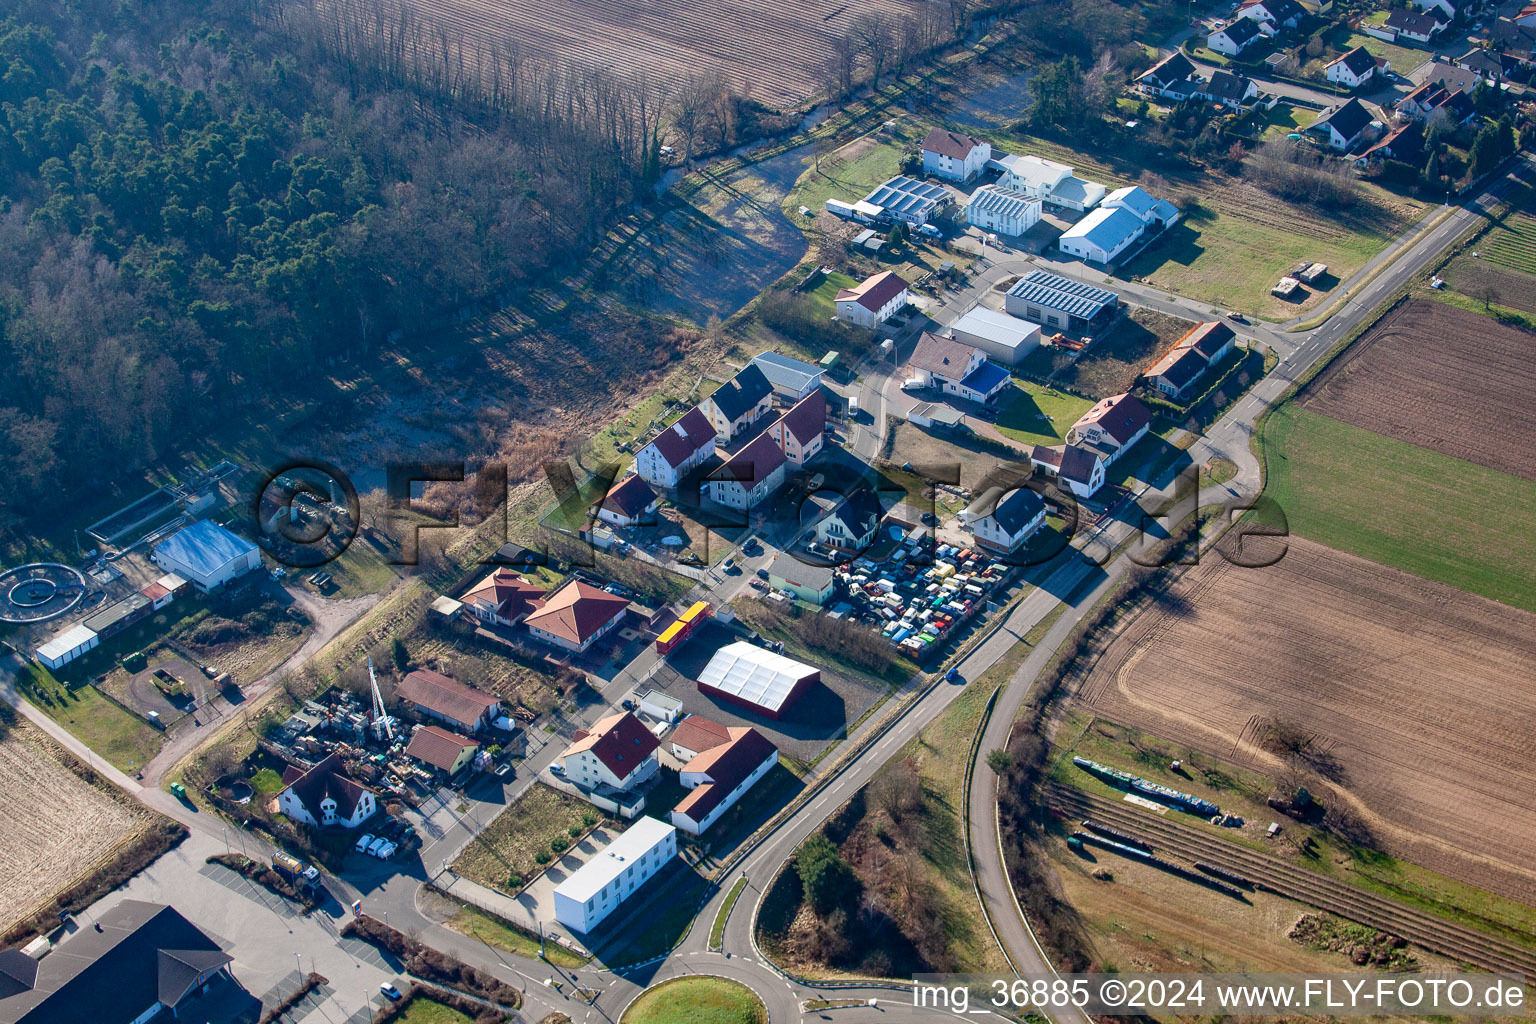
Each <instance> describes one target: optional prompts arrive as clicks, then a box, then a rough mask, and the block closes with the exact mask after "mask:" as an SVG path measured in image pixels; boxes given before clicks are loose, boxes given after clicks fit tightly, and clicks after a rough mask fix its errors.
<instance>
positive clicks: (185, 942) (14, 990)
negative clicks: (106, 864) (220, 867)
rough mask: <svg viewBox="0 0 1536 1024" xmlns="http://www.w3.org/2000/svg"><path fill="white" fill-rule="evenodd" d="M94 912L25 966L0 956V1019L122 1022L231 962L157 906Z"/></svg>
mask: <svg viewBox="0 0 1536 1024" xmlns="http://www.w3.org/2000/svg"><path fill="white" fill-rule="evenodd" d="M94 917H95V927H94V928H89V929H86V928H82V929H80V930H79V931H77V932H75V933H74V934H73V935H71V936H69V937H68V938H66V939H64V940H63V941H62V942H60V943H59V945H58V946H57V947H56V948H55V949H54V950H53V951H52V952H50V953H49V954H48V955H47V956H46V957H44V958H43V959H42V960H41V961H36V962H34V964H33V966H31V967H30V968H29V967H27V966H26V965H24V964H22V963H21V961H20V960H19V959H17V958H19V957H24V958H25V959H31V958H30V957H25V954H21V953H17V952H15V951H9V952H8V953H6V954H4V957H5V963H4V970H3V977H0V1022H4V1024H63V1022H75V1021H89V1022H91V1024H128V1022H129V1021H130V1020H132V1019H133V1017H134V1016H135V1015H137V1014H139V1013H141V1012H143V1010H144V1009H146V1008H148V1007H150V1006H152V1005H154V1004H155V1003H156V1002H160V1003H163V1004H165V1005H166V1006H175V1005H177V1004H178V1003H180V1002H181V1001H182V999H183V998H184V997H185V996H186V995H187V993H188V991H189V990H191V989H192V988H193V987H194V986H195V985H196V984H197V983H198V979H199V978H202V979H203V980H207V979H208V978H209V977H210V976H212V975H213V974H214V973H215V972H216V971H218V970H219V969H220V968H222V967H224V966H225V965H226V964H228V963H229V962H230V960H231V957H230V956H229V955H228V954H227V953H225V952H224V951H223V950H221V949H220V948H219V946H218V943H216V942H214V941H213V940H212V939H211V938H209V937H208V936H207V935H206V934H204V933H203V932H202V931H200V930H199V929H198V928H197V926H196V925H194V924H192V922H190V921H188V920H187V919H186V918H185V917H182V916H181V914H179V913H177V912H176V911H175V910H174V909H173V908H171V907H168V906H165V905H163V904H159V903H147V902H144V901H142V900H123V901H121V902H120V903H118V904H117V905H116V906H114V907H112V908H111V909H109V910H106V911H104V912H102V913H99V914H95V915H94Z"/></svg>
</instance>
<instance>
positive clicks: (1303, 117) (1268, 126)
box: [1264, 103, 1318, 139]
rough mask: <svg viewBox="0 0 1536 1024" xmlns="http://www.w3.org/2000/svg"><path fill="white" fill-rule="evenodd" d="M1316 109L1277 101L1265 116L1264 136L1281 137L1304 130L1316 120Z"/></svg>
mask: <svg viewBox="0 0 1536 1024" xmlns="http://www.w3.org/2000/svg"><path fill="white" fill-rule="evenodd" d="M1317 115H1318V111H1316V110H1309V109H1307V108H1306V107H1297V106H1292V105H1291V104H1289V103H1277V104H1275V109H1274V110H1271V111H1269V113H1268V114H1267V115H1266V117H1265V126H1264V138H1266V139H1283V138H1285V136H1287V135H1289V134H1291V133H1292V132H1300V131H1304V130H1305V129H1307V128H1310V127H1311V126H1312V122H1313V121H1316V120H1317Z"/></svg>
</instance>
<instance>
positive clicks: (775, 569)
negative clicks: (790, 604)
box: [768, 552, 835, 608]
mask: <svg viewBox="0 0 1536 1024" xmlns="http://www.w3.org/2000/svg"><path fill="white" fill-rule="evenodd" d="M834 582H835V574H834V573H833V571H832V566H830V565H811V564H809V563H807V562H802V561H800V559H798V558H796V557H795V556H794V555H791V554H787V553H784V552H780V553H779V554H777V555H774V556H773V561H772V562H771V563H770V564H769V566H768V585H769V586H771V587H773V589H775V590H787V591H789V592H790V593H792V594H794V595H795V596H796V597H797V598H799V599H800V600H802V601H804V602H806V603H807V604H814V605H816V606H817V607H818V608H819V607H821V606H822V605H824V604H826V603H827V601H828V600H829V599H830V598H831V597H832V591H833V583H834Z"/></svg>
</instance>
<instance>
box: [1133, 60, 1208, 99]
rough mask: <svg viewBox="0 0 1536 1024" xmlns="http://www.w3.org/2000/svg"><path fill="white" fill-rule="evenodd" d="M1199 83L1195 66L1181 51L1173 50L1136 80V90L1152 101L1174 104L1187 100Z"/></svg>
mask: <svg viewBox="0 0 1536 1024" xmlns="http://www.w3.org/2000/svg"><path fill="white" fill-rule="evenodd" d="M1198 83H1199V78H1198V77H1197V76H1196V74H1195V65H1194V62H1192V61H1191V60H1190V59H1189V58H1188V57H1186V56H1184V53H1183V51H1181V50H1174V51H1173V53H1171V54H1169V55H1168V56H1167V57H1164V58H1163V59H1162V60H1160V61H1158V62H1157V63H1156V64H1154V65H1152V67H1151V68H1150V69H1148V70H1147V71H1145V72H1143V73H1142V75H1141V76H1140V77H1139V78H1137V79H1136V88H1137V89H1138V90H1140V92H1141V93H1142V95H1144V96H1149V97H1151V98H1153V99H1165V100H1172V101H1173V102H1175V103H1179V102H1182V101H1184V100H1187V99H1189V97H1190V95H1191V94H1192V93H1193V90H1194V89H1195V87H1196V86H1197V85H1198Z"/></svg>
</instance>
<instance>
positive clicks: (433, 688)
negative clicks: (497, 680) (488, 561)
mask: <svg viewBox="0 0 1536 1024" xmlns="http://www.w3.org/2000/svg"><path fill="white" fill-rule="evenodd" d="M538 604H539V602H538V601H534V602H533V605H534V607H538ZM395 696H396V697H399V698H400V699H401V700H404V701H409V702H410V703H412V704H415V705H417V706H419V707H424V708H426V709H427V710H428V711H433V712H436V713H437V714H439V715H442V716H443V717H444V718H451V719H453V720H454V721H455V722H474V721H476V720H478V719H479V718H480V716H481V715H483V714H485V712H486V710H487V709H489V708H492V707H495V706H496V705H497V704H500V703H501V698H500V697H498V696H496V695H495V694H493V693H486V692H484V691H483V690H477V689H475V688H474V687H473V686H468V685H466V684H464V683H461V682H459V681H458V680H457V679H449V678H448V677H447V676H445V675H443V674H442V673H441V672H433V671H431V670H430V669H424V668H419V669H416V670H415V671H414V672H408V673H406V676H405V678H404V679H402V680H400V685H399V686H397V687H395Z"/></svg>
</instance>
